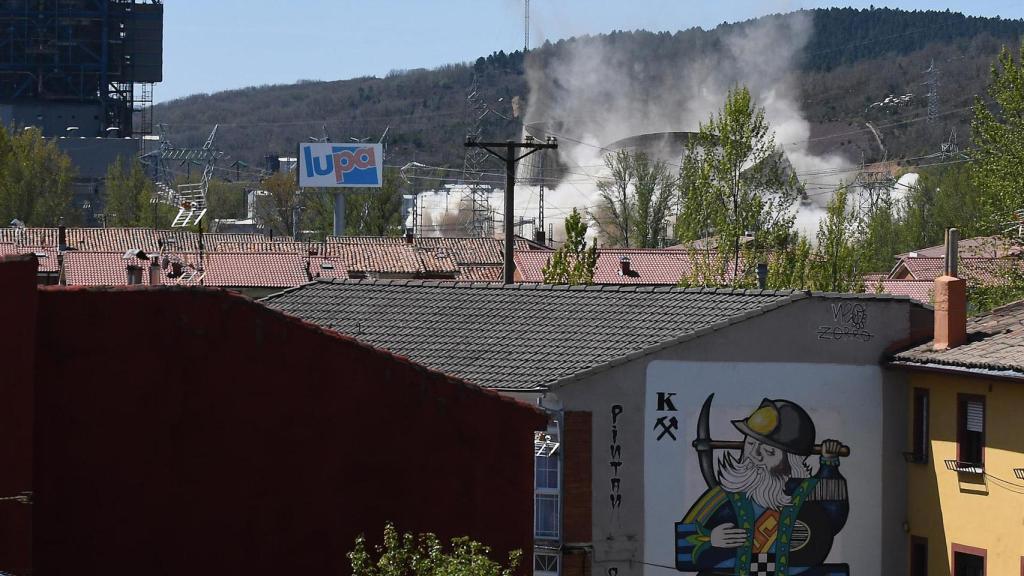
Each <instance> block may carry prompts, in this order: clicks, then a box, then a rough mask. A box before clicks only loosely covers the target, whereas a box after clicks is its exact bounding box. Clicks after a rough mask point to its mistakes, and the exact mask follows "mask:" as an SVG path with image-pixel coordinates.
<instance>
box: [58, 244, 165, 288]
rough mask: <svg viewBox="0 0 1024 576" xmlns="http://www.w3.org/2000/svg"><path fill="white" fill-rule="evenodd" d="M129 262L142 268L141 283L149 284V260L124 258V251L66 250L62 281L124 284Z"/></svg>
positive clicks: (98, 284) (104, 284)
mask: <svg viewBox="0 0 1024 576" xmlns="http://www.w3.org/2000/svg"><path fill="white" fill-rule="evenodd" d="M129 263H131V264H133V265H135V266H138V267H140V268H141V269H142V283H143V284H149V266H150V261H149V260H141V259H138V258H131V259H129V260H125V259H124V252H78V251H69V252H66V253H65V254H64V281H65V282H66V283H67V285H68V286H125V285H127V284H128V273H127V271H126V268H127V267H128V264H129Z"/></svg>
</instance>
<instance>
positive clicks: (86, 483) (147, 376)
mask: <svg viewBox="0 0 1024 576" xmlns="http://www.w3.org/2000/svg"><path fill="white" fill-rule="evenodd" d="M18 266H20V268H18V269H17V270H13V271H12V268H11V265H8V264H0V280H2V281H0V291H2V293H0V302H2V303H3V305H2V306H0V314H2V315H3V318H4V319H5V320H8V324H7V326H8V334H22V335H26V336H25V337H24V338H25V339H24V340H23V341H22V343H23V344H25V345H24V346H23V348H24V350H20V349H18V348H13V351H14V352H15V353H16V354H15V355H13V356H6V357H5V362H4V364H5V370H8V369H9V366H10V365H12V364H13V366H14V367H15V370H20V371H21V372H20V374H21V378H17V379H15V380H13V381H11V380H6V379H5V380H4V384H3V387H0V392H2V393H3V394H4V396H3V398H2V401H0V431H2V433H0V438H2V439H3V442H2V443H0V467H2V468H3V469H4V470H5V474H4V478H0V483H3V486H6V487H7V490H8V491H20V490H24V489H26V488H27V489H31V490H33V491H34V496H35V503H34V504H33V505H32V506H24V505H17V506H22V507H20V508H18V507H17V506H16V505H14V504H4V503H0V530H7V532H5V533H3V534H0V570H13V571H15V572H19V573H25V572H27V570H26V566H25V552H24V548H22V540H24V538H23V537H24V535H25V532H24V529H23V527H24V521H25V518H24V514H23V512H24V511H25V510H26V509H30V510H31V514H32V518H31V521H32V523H33V524H32V526H33V530H32V536H33V538H32V539H33V542H32V546H33V547H34V548H33V553H32V556H31V560H32V565H31V568H32V569H33V570H34V572H35V573H38V574H54V575H59V574H83V573H95V574H99V573H103V574H133V575H134V574H139V573H152V574H185V573H189V574H211V575H212V574H243V573H244V574H293V573H307V574H344V573H347V570H348V560H347V558H346V557H345V553H346V552H347V551H348V550H350V549H351V546H352V543H353V541H354V539H355V537H356V536H357V535H358V534H359V533H361V532H366V533H367V535H368V536H370V537H371V538H379V536H380V534H381V532H382V529H383V525H384V523H385V522H387V521H392V522H394V523H396V525H397V526H398V527H399V529H400V530H409V531H432V532H436V533H438V534H439V535H441V536H443V537H446V538H447V537H452V536H459V535H469V536H471V537H473V538H475V539H478V540H480V541H482V542H485V543H487V544H489V545H491V546H493V547H494V548H495V549H496V556H504V554H505V552H507V551H508V550H510V549H514V548H519V549H522V550H523V551H524V552H525V553H526V558H527V560H526V564H525V565H524V567H523V570H524V571H525V570H528V568H529V560H528V559H529V558H530V556H529V553H530V551H531V545H532V513H531V512H532V492H533V477H532V470H533V451H532V446H531V441H530V440H531V438H532V433H533V430H536V429H543V428H544V427H545V425H546V417H544V416H543V415H542V414H540V413H539V412H538V411H537V410H536V409H534V408H531V407H527V406H524V405H522V404H519V403H516V402H514V401H512V400H509V399H507V398H503V397H500V396H498V395H497V394H494V393H490V392H486V391H483V390H480V389H479V388H476V387H471V386H468V385H466V384H464V383H462V382H459V381H456V380H452V379H449V378H448V377H446V376H444V375H441V374H438V373H436V372H430V371H427V370H425V369H423V368H421V367H419V366H417V365H414V364H412V363H410V362H408V361H405V360H402V359H400V358H397V357H395V356H392V355H390V354H387V353H384V352H381V351H378V350H375V349H372V348H369V347H367V346H365V345H362V344H359V343H357V342H355V341H354V340H352V339H349V338H346V337H342V336H339V335H336V334H333V333H329V332H326V331H323V330H321V329H318V328H316V327H314V326H312V325H309V324H306V323H303V322H301V321H298V320H295V319H292V318H289V317H287V316H284V315H283V314H280V313H277V312H275V311H272V310H270V309H267V308H265V307H263V306H261V305H259V304H256V303H254V302H252V301H249V300H247V299H245V298H242V297H240V296H237V295H231V294H228V293H226V292H222V291H217V290H209V289H195V288H186V289H183V288H170V287H163V288H146V289H134V288H126V289H93V290H86V289H68V288H43V289H40V290H39V292H38V293H36V292H35V290H36V288H35V285H34V270H33V268H32V267H27V266H24V265H23V264H17V265H16V266H15V267H16V268H17V267H18ZM21 268H24V270H21ZM14 272H17V274H14ZM12 274H13V276H15V278H12ZM26 286H31V290H29V289H28V288H26ZM36 294H38V296H36ZM35 298H38V307H35V306H34V302H33V299H35ZM33 331H35V335H34V337H33ZM26 343H27V344H26ZM11 350H12V348H10V347H7V348H6V349H5V352H8V351H11ZM33 354H34V356H35V357H34V358H33ZM33 402H34V408H33V406H32V403H33ZM30 417H31V418H34V432H35V437H34V442H33V439H32V434H31V433H27V432H26V430H27V429H26V421H27V420H26V419H28V418H30ZM14 439H17V443H15V442H14ZM26 442H27V444H26ZM25 446H29V447H30V448H31V451H30V452H28V453H26V451H25ZM27 454H28V456H27ZM26 458H31V461H32V464H31V466H29V467H28V468H26V464H25V462H26ZM28 470H31V471H33V472H34V473H33V474H31V475H30V474H29V472H28ZM26 484H27V486H26ZM0 495H6V493H4V494H0ZM18 514H21V515H20V516H19V515H18ZM19 539H20V540H19Z"/></svg>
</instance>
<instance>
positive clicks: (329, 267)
mask: <svg viewBox="0 0 1024 576" xmlns="http://www.w3.org/2000/svg"><path fill="white" fill-rule="evenodd" d="M320 267H321V268H323V269H324V270H334V264H331V263H330V262H321V263H320Z"/></svg>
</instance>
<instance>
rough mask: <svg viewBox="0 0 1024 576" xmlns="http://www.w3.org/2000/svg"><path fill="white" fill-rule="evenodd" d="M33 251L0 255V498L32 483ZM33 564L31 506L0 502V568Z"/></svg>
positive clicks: (16, 569)
mask: <svg viewBox="0 0 1024 576" xmlns="http://www.w3.org/2000/svg"><path fill="white" fill-rule="evenodd" d="M35 280H36V259H35V256H31V255H29V256H14V257H8V258H6V259H5V258H0V326H3V332H2V334H3V336H0V359H2V360H0V371H2V374H0V463H2V467H0V471H2V472H0V498H2V497H10V496H15V495H17V494H20V493H21V492H24V491H28V490H31V489H32V427H33V423H32V415H33V379H32V371H33V366H34V358H33V355H34V353H35V349H36V338H35V321H34V319H35V314H36V305H37V300H38V299H37V296H36V285H35ZM31 567H32V507H31V506H29V505H26V504H20V503H17V502H14V501H2V502H0V570H7V571H9V572H13V573H16V574H24V573H26V572H27V571H28V570H30V569H31Z"/></svg>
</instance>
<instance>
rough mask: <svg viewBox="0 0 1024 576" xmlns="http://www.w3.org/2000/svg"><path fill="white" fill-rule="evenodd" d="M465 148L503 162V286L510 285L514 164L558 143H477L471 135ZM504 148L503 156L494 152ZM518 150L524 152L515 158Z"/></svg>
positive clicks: (513, 236) (513, 243)
mask: <svg viewBox="0 0 1024 576" xmlns="http://www.w3.org/2000/svg"><path fill="white" fill-rule="evenodd" d="M466 148H482V149H484V150H486V151H487V153H488V154H490V155H491V156H494V157H495V158H497V159H499V160H502V161H503V162H505V274H504V282H505V284H512V281H513V279H514V278H513V275H514V274H513V273H514V271H515V263H514V262H513V260H512V255H513V247H514V246H515V231H514V230H513V228H514V227H515V223H514V220H513V218H512V213H513V212H514V208H515V188H516V163H517V162H519V161H520V160H522V159H523V158H526V157H527V156H529V155H530V154H533V153H534V152H536V151H538V150H547V149H555V148H558V141H557V140H556V139H555V138H554V137H552V136H548V138H547V140H546V141H545V142H536V141H534V139H533V137H532V136H527V137H526V142H516V141H514V140H508V141H506V142H477V140H476V138H475V137H473V136H472V135H470V136H467V137H466ZM496 148H499V149H500V148H504V149H505V154H501V153H500V152H496V151H495V150H494V149H496ZM519 150H526V152H524V153H522V154H520V155H519V156H516V154H517V153H518V151H519Z"/></svg>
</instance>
